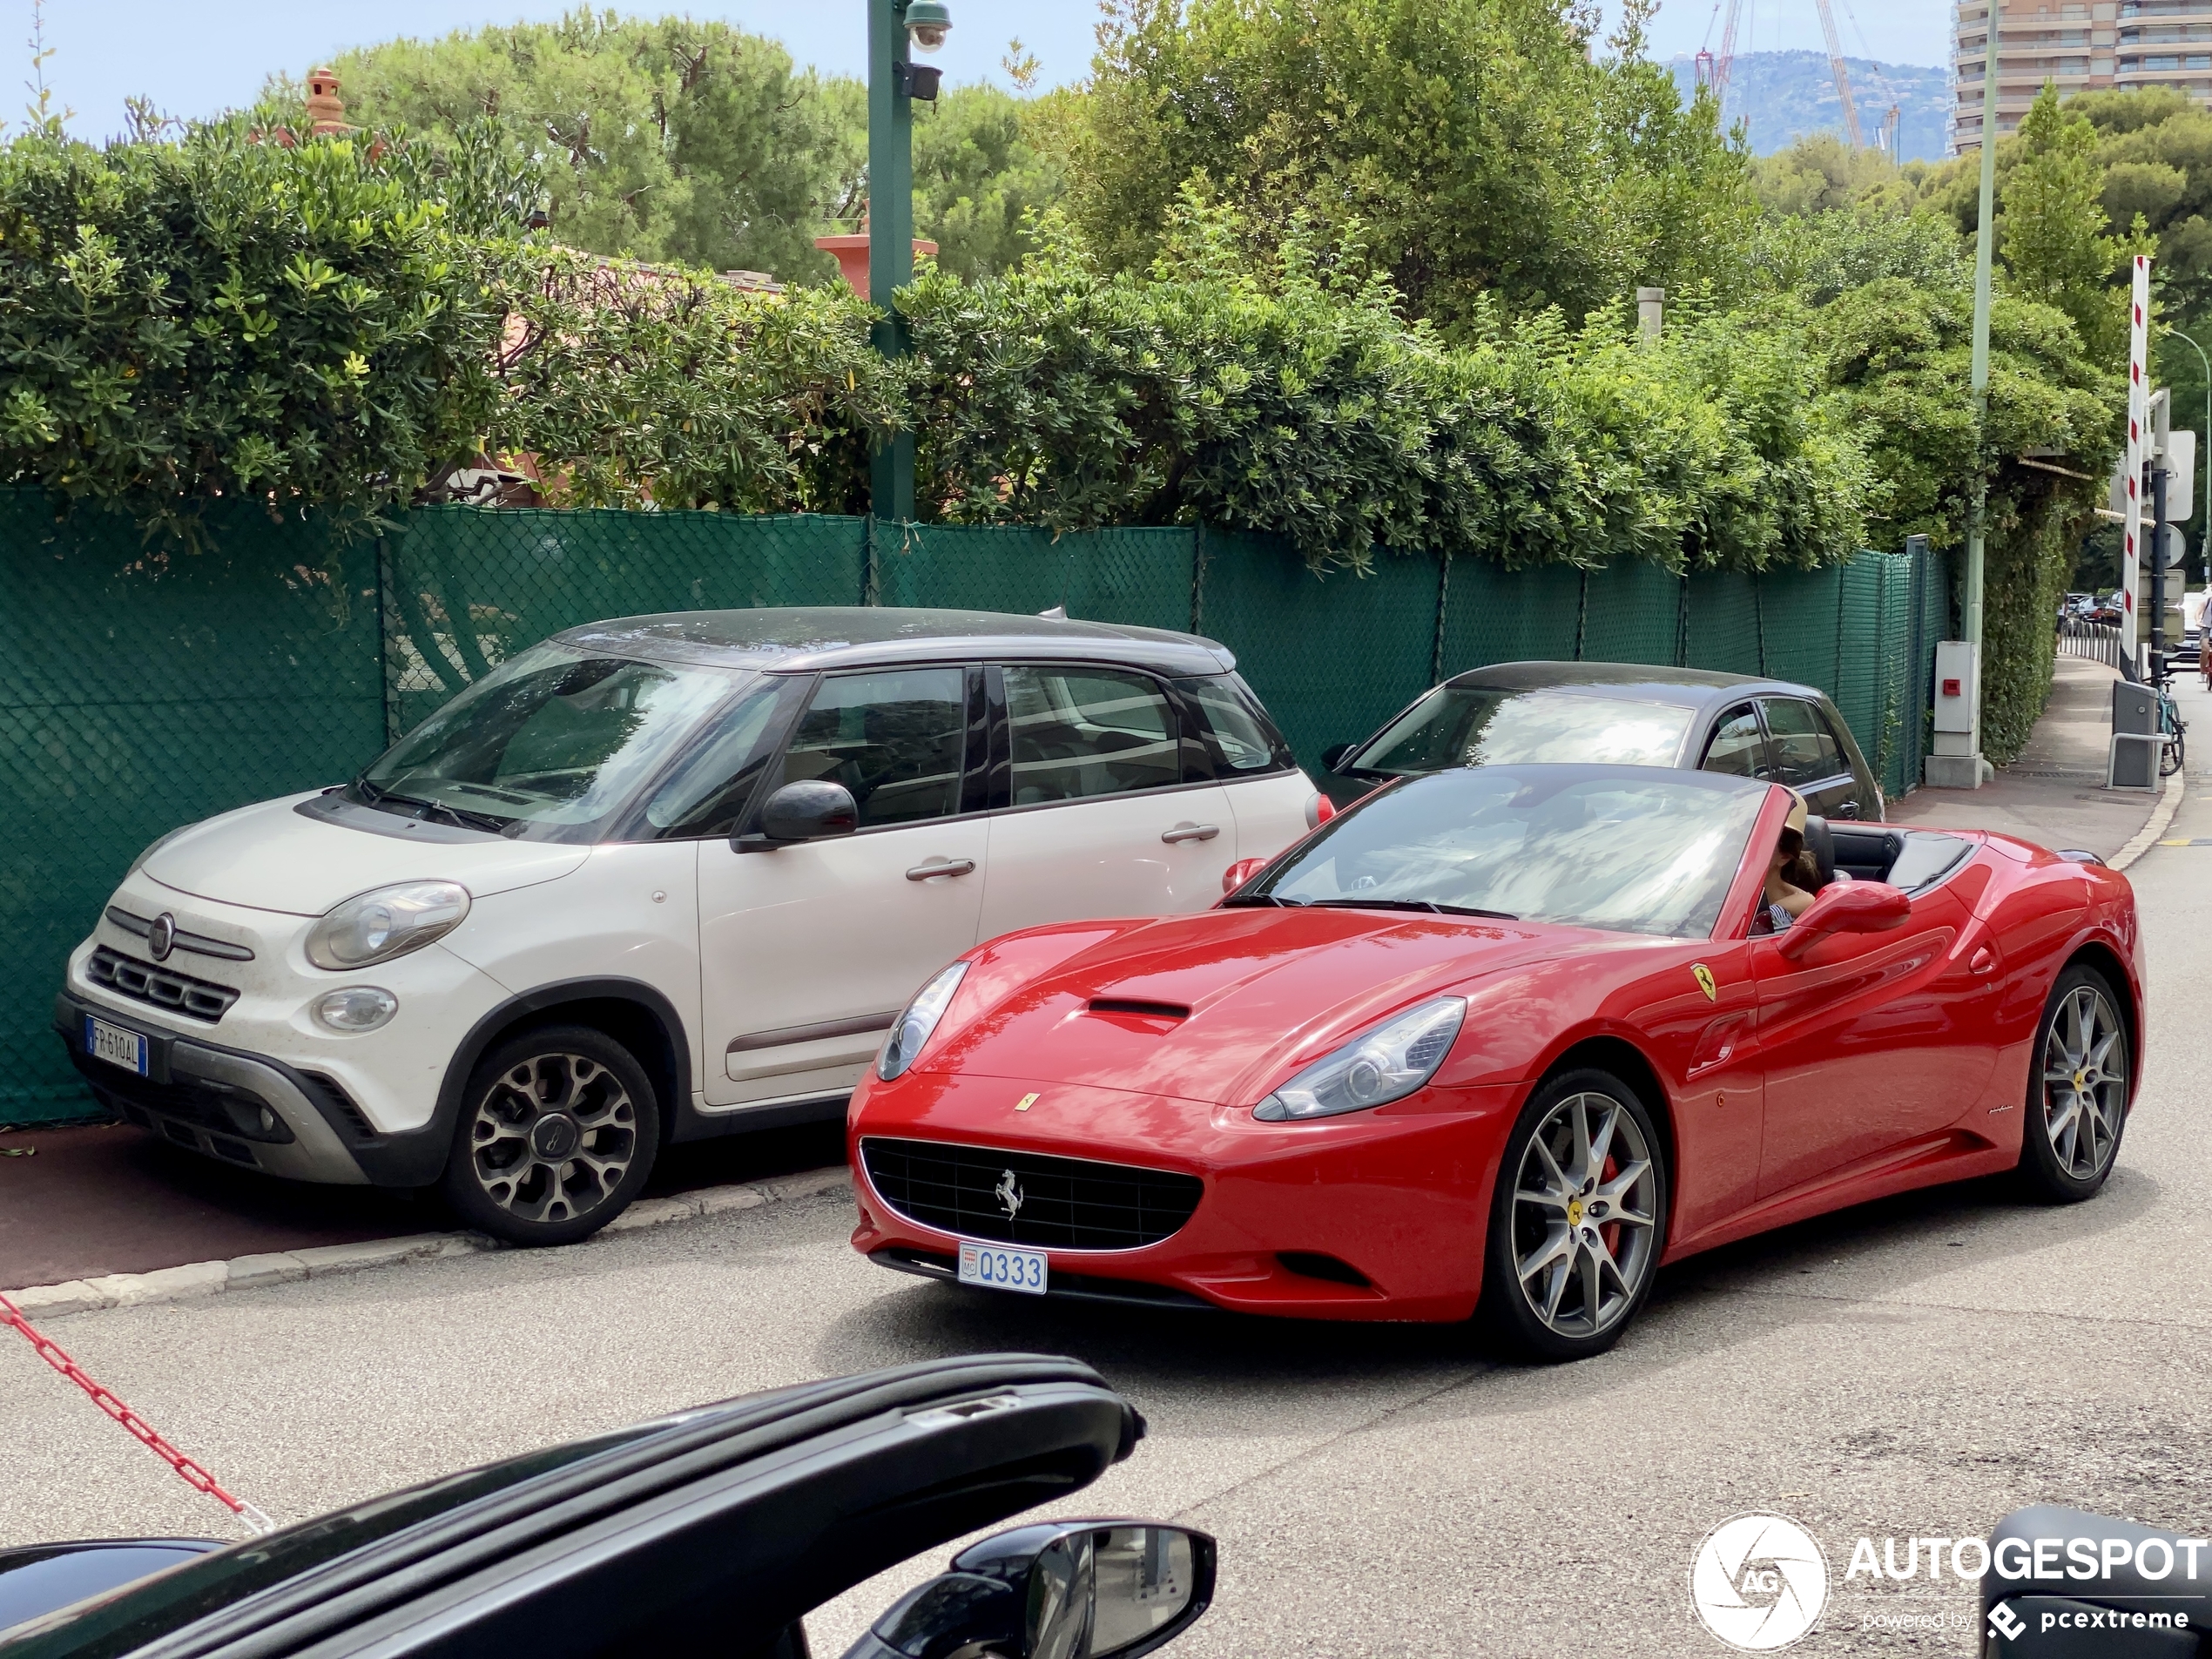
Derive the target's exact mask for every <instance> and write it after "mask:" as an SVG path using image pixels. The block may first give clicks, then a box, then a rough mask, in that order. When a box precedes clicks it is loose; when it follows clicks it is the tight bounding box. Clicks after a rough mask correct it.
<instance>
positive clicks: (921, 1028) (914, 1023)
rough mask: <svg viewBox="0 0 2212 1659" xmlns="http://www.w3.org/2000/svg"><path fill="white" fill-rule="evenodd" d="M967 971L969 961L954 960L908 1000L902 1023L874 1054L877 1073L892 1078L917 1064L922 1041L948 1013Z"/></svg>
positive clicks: (900, 1021)
mask: <svg viewBox="0 0 2212 1659" xmlns="http://www.w3.org/2000/svg"><path fill="white" fill-rule="evenodd" d="M967 974H968V964H967V963H966V962H964V961H960V962H954V964H953V965H952V966H951V967H950V968H947V969H946V970H945V971H944V972H943V973H941V974H938V975H937V977H936V978H935V979H933V980H931V981H929V983H928V984H927V985H925V986H923V987H922V988H921V989H920V990H919V991H917V992H915V993H914V1001H911V1002H909V1003H907V1011H906V1012H905V1013H904V1014H901V1015H900V1016H899V1023H898V1024H896V1025H894V1026H893V1027H892V1028H891V1035H889V1036H887V1037H886V1038H885V1039H884V1040H883V1052H882V1053H881V1054H880V1055H877V1056H876V1057H875V1075H876V1076H879V1077H880V1078H882V1079H883V1081H884V1082H890V1081H891V1080H892V1079H893V1078H894V1077H896V1076H899V1075H900V1073H902V1072H904V1071H905V1070H906V1069H907V1067H908V1066H911V1065H912V1064H914V1056H915V1055H918V1054H920V1053H921V1045H922V1044H923V1043H925V1042H928V1041H929V1034H930V1033H931V1032H933V1031H934V1030H935V1029H936V1028H937V1022H938V1021H940V1020H941V1019H943V1018H944V1017H945V1010H946V1009H947V1008H949V1007H951V1006H952V1001H953V993H954V991H957V990H958V989H960V982H961V980H962V979H964V978H965V977H966V976H967Z"/></svg>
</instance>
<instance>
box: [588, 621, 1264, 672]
mask: <svg viewBox="0 0 2212 1659" xmlns="http://www.w3.org/2000/svg"><path fill="white" fill-rule="evenodd" d="M554 637H555V639H556V640H557V641H558V642H559V643H560V644H564V645H572V646H575V647H576V648H577V649H578V650H581V651H604V652H606V653H608V654H610V655H613V656H622V657H641V658H649V659H651V660H653V661H656V662H680V663H694V664H704V665H707V666H711V667H718V668H752V669H760V670H773V671H781V672H792V671H812V670H815V669H821V668H844V667H856V666H863V665H867V664H878V663H901V662H943V661H945V660H947V659H948V658H974V657H979V656H980V657H1027V658H1042V659H1046V660H1059V661H1082V662H1098V661H1102V660H1103V661H1108V662H1116V663H1129V664H1135V665H1136V666H1138V667H1142V668H1149V669H1152V670H1154V671H1157V672H1161V673H1167V674H1219V673H1224V672H1225V671H1228V670H1230V669H1232V668H1234V667H1235V666H1236V665H1237V658H1236V657H1235V655H1234V654H1233V653H1231V651H1230V650H1229V648H1228V647H1227V646H1225V645H1222V644H1217V643H1216V642H1215V641H1213V640H1211V639H1203V638H1200V637H1198V636H1197V635H1196V634H1179V633H1173V632H1170V631H1168V630H1166V629H1164V628H1139V627H1135V626H1131V625H1125V624H1119V623H1103V622H1072V621H1069V620H1067V619H1066V618H1064V617H1023V616H1015V615H1009V614H1008V613H1005V612H1001V611H996V610H919V609H907V608H903V607H898V606H879V605H798V606H789V607H779V608H776V609H761V610H684V611H674V612H670V613H668V614H666V615H662V616H651V617H615V618H612V619H611V620H609V621H605V622H593V623H586V624H584V625H583V626H582V627H581V628H570V629H569V630H568V631H566V632H563V633H560V634H556V635H555V636H554Z"/></svg>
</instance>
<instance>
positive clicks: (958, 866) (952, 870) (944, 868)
mask: <svg viewBox="0 0 2212 1659" xmlns="http://www.w3.org/2000/svg"><path fill="white" fill-rule="evenodd" d="M974 868H975V860H974V859H939V860H937V861H936V862H935V863H934V864H917V865H915V866H914V868H913V869H911V870H909V871H907V880H909V881H933V880H936V878H937V877H939V876H941V875H967V874H968V873H971V872H972V871H973V870H974Z"/></svg>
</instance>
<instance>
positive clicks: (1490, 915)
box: [1312, 899, 1521, 921]
mask: <svg viewBox="0 0 2212 1659" xmlns="http://www.w3.org/2000/svg"><path fill="white" fill-rule="evenodd" d="M1312 902H1313V903H1314V904H1316V905H1318V907H1321V908H1322V909H1324V910H1413V911H1420V912H1422V913H1424V914H1427V915H1432V916H1480V917H1483V918H1485V919H1486V920H1487V921H1520V920H1521V918H1520V917H1519V916H1516V915H1514V914H1513V912H1512V911H1510V910H1475V909H1472V908H1470V907H1467V906H1466V905H1460V904H1437V903H1435V902H1434V901H1433V900H1427V899H1316V900H1312Z"/></svg>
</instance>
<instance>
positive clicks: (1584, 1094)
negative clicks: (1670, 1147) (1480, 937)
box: [1480, 1069, 1668, 1361]
mask: <svg viewBox="0 0 2212 1659" xmlns="http://www.w3.org/2000/svg"><path fill="white" fill-rule="evenodd" d="M1667 1184H1668V1183H1667V1160H1666V1153H1665V1150H1664V1143H1662V1141H1661V1139H1660V1137H1659V1130H1658V1127H1657V1126H1656V1124H1655V1123H1653V1122H1652V1119H1651V1112H1650V1109H1649V1108H1648V1107H1646V1106H1645V1104H1644V1103H1643V1102H1642V1100H1641V1099H1639V1098H1638V1097H1637V1095H1636V1092H1635V1089H1631V1088H1629V1086H1628V1084H1626V1083H1624V1082H1622V1081H1621V1080H1620V1079H1619V1078H1618V1077H1616V1076H1614V1075H1613V1074H1612V1073H1610V1072H1607V1071H1600V1070H1596V1069H1577V1070H1575V1071H1568V1072H1562V1073H1561V1075H1559V1076H1556V1077H1553V1078H1550V1079H1548V1081H1546V1082H1543V1083H1542V1084H1541V1085H1540V1086H1539V1087H1538V1088H1537V1089H1536V1092H1535V1093H1534V1095H1532V1096H1529V1099H1528V1103H1527V1105H1526V1106H1524V1107H1522V1108H1521V1116H1520V1117H1519V1118H1518V1119H1517V1120H1516V1121H1515V1122H1514V1127H1513V1133H1512V1135H1511V1136H1508V1137H1507V1141H1506V1153H1505V1157H1504V1159H1503V1160H1502V1161H1501V1163H1500V1164H1499V1166H1498V1181H1497V1190H1496V1191H1495V1192H1494V1194H1493V1195H1492V1198H1491V1204H1490V1237H1489V1249H1488V1250H1487V1251H1485V1252H1484V1255H1485V1261H1484V1266H1483V1286H1482V1303H1481V1309H1480V1312H1481V1316H1482V1318H1484V1320H1485V1322H1486V1323H1487V1325H1489V1327H1490V1329H1491V1331H1492V1332H1493V1333H1494V1335H1495V1336H1496V1337H1497V1338H1498V1339H1501V1341H1502V1342H1503V1343H1504V1344H1505V1345H1506V1346H1507V1347H1508V1348H1510V1349H1512V1350H1514V1352H1518V1353H1521V1354H1524V1355H1526V1356H1527V1357H1529V1358H1532V1359H1541V1360H1549V1361H1561V1360H1568V1359H1588V1358H1590V1357H1591V1356H1592V1355H1593V1354H1600V1353H1603V1352H1605V1351H1606V1350H1607V1349H1608V1348H1610V1347H1611V1346H1612V1345H1614V1344H1615V1343H1616V1342H1618V1341H1619V1340H1620V1339H1621V1333H1622V1332H1624V1331H1626V1330H1627V1329H1628V1328H1629V1321H1630V1320H1631V1319H1633V1318H1635V1314H1636V1310H1637V1309H1638V1308H1640V1307H1642V1305H1643V1302H1644V1298H1646V1297H1648V1296H1649V1294H1650V1293H1651V1283H1652V1280H1653V1278H1655V1277H1656V1274H1657V1272H1658V1269H1659V1258H1660V1257H1661V1256H1662V1255H1663V1254H1664V1253H1665V1251H1666V1244H1667Z"/></svg>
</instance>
